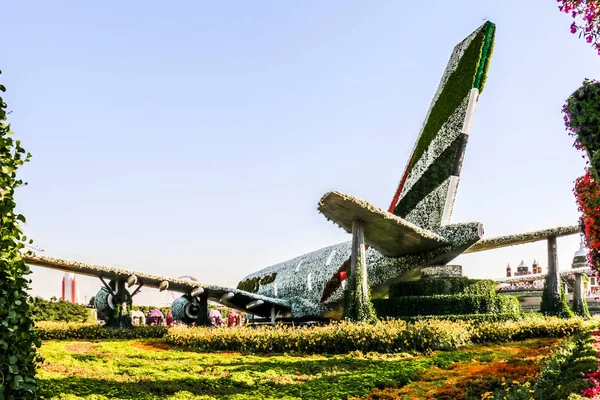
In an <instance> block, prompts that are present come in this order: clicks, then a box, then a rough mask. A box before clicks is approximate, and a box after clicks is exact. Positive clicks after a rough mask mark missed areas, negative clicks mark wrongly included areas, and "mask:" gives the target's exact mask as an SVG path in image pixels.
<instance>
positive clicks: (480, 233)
mask: <svg viewBox="0 0 600 400" xmlns="http://www.w3.org/2000/svg"><path fill="white" fill-rule="evenodd" d="M477 233H478V234H479V237H483V235H484V233H485V232H484V230H483V224H482V223H481V222H478V223H477Z"/></svg>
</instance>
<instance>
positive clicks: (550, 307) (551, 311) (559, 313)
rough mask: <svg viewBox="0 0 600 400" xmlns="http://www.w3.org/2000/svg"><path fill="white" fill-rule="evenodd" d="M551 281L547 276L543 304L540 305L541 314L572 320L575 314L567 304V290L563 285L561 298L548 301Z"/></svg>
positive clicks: (561, 286)
mask: <svg viewBox="0 0 600 400" xmlns="http://www.w3.org/2000/svg"><path fill="white" fill-rule="evenodd" d="M549 279H550V277H549V275H546V279H545V281H544V290H543V291H542V304H541V305H540V312H541V313H542V314H544V315H548V316H555V317H560V318H571V317H572V316H573V315H574V314H573V311H571V309H570V308H569V304H568V303H567V296H566V295H565V288H564V286H563V285H560V297H557V298H554V299H552V301H548V290H549V287H548V281H549Z"/></svg>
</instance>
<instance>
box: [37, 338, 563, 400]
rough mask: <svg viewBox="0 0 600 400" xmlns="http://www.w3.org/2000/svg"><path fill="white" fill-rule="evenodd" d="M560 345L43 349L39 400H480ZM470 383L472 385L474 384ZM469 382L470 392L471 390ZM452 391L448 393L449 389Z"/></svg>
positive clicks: (119, 344) (94, 345)
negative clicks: (328, 351)
mask: <svg viewBox="0 0 600 400" xmlns="http://www.w3.org/2000/svg"><path fill="white" fill-rule="evenodd" d="M560 340H561V339H554V338H553V339H530V340H524V341H521V342H511V343H503V344H495V345H490V346H483V345H480V346H468V347H463V348H460V349H459V350H454V351H438V352H433V353H430V354H429V355H419V356H413V355H411V354H407V353H399V354H378V353H369V354H362V353H358V352H355V353H350V354H345V355H335V356H322V355H310V356H290V355H242V354H239V353H231V352H229V353H199V352H192V351H182V350H178V349H175V348H171V347H170V346H169V345H167V344H165V343H164V342H162V341H160V340H153V339H144V340H104V341H95V342H90V341H74V340H68V341H55V340H50V341H46V342H44V345H43V346H42V348H41V354H42V356H43V357H44V358H45V362H44V363H43V364H42V365H41V368H40V371H39V373H38V379H39V383H40V388H41V391H40V395H41V398H42V399H89V400H91V399H94V400H99V399H319V400H326V399H346V398H364V397H366V396H371V398H378V399H382V398H419V397H414V396H415V395H417V394H418V395H421V394H424V395H425V394H426V395H429V394H431V393H439V394H440V395H445V394H444V393H450V394H448V396H450V395H451V396H453V397H439V396H437V395H436V396H437V397H435V398H457V399H458V398H464V397H460V396H461V393H463V394H467V390H466V389H465V390H462V392H461V391H460V390H453V391H450V390H449V389H453V388H459V389H460V388H466V387H469V388H470V389H469V391H468V394H469V396H472V395H473V396H476V397H477V398H480V396H481V394H482V393H484V392H485V391H490V390H494V389H495V388H496V387H500V386H501V384H502V380H501V378H502V376H501V375H504V376H505V382H508V383H511V382H512V381H511V379H514V380H519V382H521V383H522V382H523V380H524V378H519V376H520V375H519V374H523V373H525V372H526V373H527V376H526V379H531V380H533V379H534V378H535V376H536V374H537V371H538V370H539V366H538V364H539V360H540V359H541V358H542V357H544V356H547V355H548V354H549V353H550V351H549V349H550V347H551V346H552V345H555V344H556V343H558V342H559V341H560ZM474 382H476V383H477V384H476V385H473V383H474ZM469 385H470V386H469ZM450 386H451V387H450Z"/></svg>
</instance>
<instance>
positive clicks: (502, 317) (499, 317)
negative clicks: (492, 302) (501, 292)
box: [399, 312, 524, 324]
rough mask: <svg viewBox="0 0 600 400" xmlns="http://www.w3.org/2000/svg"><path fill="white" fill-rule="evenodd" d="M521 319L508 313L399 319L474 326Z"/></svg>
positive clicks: (519, 316)
mask: <svg viewBox="0 0 600 400" xmlns="http://www.w3.org/2000/svg"><path fill="white" fill-rule="evenodd" d="M523 318H524V315H523V314H521V313H512V312H508V313H498V314H457V315H419V316H415V317H400V318H399V319H402V320H403V321H407V322H414V321H423V320H439V319H444V320H447V321H469V322H472V323H474V324H480V323H486V322H500V321H519V320H521V319H523Z"/></svg>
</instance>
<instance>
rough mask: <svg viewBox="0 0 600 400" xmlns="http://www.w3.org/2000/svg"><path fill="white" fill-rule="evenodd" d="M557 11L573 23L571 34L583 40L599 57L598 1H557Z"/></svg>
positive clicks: (599, 16)
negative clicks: (569, 17) (569, 18)
mask: <svg viewBox="0 0 600 400" xmlns="http://www.w3.org/2000/svg"><path fill="white" fill-rule="evenodd" d="M557 1H558V3H560V4H559V6H558V9H559V10H560V11H562V12H564V13H565V14H570V15H571V17H572V18H573V19H575V21H574V22H573V23H572V24H571V33H573V34H579V37H583V38H585V41H586V42H588V43H590V44H591V45H592V46H593V47H594V48H595V49H596V50H597V51H598V54H599V55H600V0H557Z"/></svg>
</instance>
